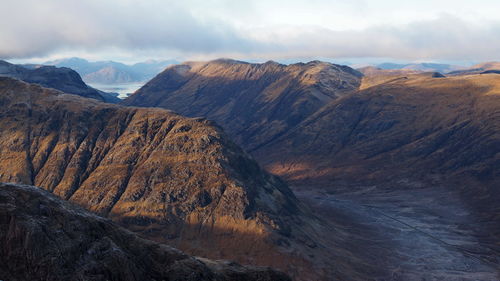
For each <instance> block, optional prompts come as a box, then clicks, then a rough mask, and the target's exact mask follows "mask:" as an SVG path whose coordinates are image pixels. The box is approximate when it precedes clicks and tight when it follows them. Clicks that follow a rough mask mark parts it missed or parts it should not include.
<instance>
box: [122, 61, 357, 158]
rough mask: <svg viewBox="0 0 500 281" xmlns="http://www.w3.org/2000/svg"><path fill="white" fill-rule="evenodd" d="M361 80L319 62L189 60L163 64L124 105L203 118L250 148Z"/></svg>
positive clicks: (343, 68) (350, 71)
mask: <svg viewBox="0 0 500 281" xmlns="http://www.w3.org/2000/svg"><path fill="white" fill-rule="evenodd" d="M360 81H361V73H359V72H357V71H355V70H353V69H351V68H349V67H346V66H339V65H333V64H329V63H324V62H319V61H313V62H309V63H307V64H303V63H300V64H293V65H288V66H286V65H281V64H278V63H275V62H267V63H264V64H250V63H245V62H240V61H234V60H227V59H221V60H215V61H211V62H207V63H202V62H189V63H184V64H180V65H175V66H172V67H169V68H167V69H166V70H165V71H164V72H162V73H161V74H159V75H158V76H156V77H155V78H154V79H152V80H151V81H150V82H148V83H147V84H146V85H145V86H144V87H142V88H141V89H139V90H138V91H137V92H136V93H135V94H134V95H132V96H130V97H129V98H127V99H126V100H125V101H124V102H123V104H125V105H134V106H148V107H153V106H154V107H163V108H167V109H171V110H174V111H176V112H178V113H180V114H182V115H186V116H191V117H194V116H203V117H206V118H208V119H210V120H214V121H216V122H217V123H218V124H220V125H221V126H222V127H223V128H224V129H225V130H226V131H227V132H228V134H229V135H230V136H231V137H232V138H233V139H234V140H235V141H236V143H238V144H240V145H242V146H243V147H244V148H245V149H246V150H247V151H249V152H252V151H254V150H256V149H258V148H260V147H262V146H263V145H265V144H266V143H268V142H270V141H272V140H274V139H275V138H277V137H278V136H280V135H282V134H284V133H285V132H287V131H288V130H289V129H290V128H292V127H294V126H295V125H297V124H298V123H299V122H301V121H302V120H304V119H306V118H307V117H308V116H309V115H311V114H312V113H314V112H315V111H316V110H318V109H319V108H320V107H322V106H324V105H325V104H327V103H328V102H330V101H332V100H334V99H336V98H338V97H341V96H343V95H345V94H347V93H349V92H352V91H353V90H356V89H357V88H358V87H359V84H360Z"/></svg>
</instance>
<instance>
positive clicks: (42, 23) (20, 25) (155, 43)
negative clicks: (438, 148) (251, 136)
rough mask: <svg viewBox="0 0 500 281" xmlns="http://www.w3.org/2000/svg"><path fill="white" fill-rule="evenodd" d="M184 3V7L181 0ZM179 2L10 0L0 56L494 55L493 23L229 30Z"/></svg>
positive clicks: (497, 49)
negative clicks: (77, 52) (74, 52)
mask: <svg viewBox="0 0 500 281" xmlns="http://www.w3.org/2000/svg"><path fill="white" fill-rule="evenodd" d="M186 3H188V4H186ZM194 4H195V2H193V1H191V2H189V1H188V2H183V1H160V0H150V1H136V0H122V1H97V0H88V1H70V0H66V1H63V0H51V1H38V0H19V1H16V2H14V1H11V5H10V6H9V8H8V11H6V12H5V13H4V15H3V16H2V17H0V57H2V58H28V57H35V56H45V55H49V54H54V53H57V52H58V51H61V50H70V49H85V50H87V51H88V52H99V51H102V50H103V49H106V48H116V49H120V50H123V51H126V52H130V53H137V52H142V53H144V52H148V51H150V52H151V53H155V52H160V51H161V52H162V53H165V51H168V50H171V51H172V52H176V53H181V54H183V55H184V56H185V57H189V56H196V55H209V56H213V57H216V56H236V57H240V58H252V57H259V58H285V57H314V56H316V57H337V58H339V57H392V58H395V59H475V60H492V59H498V58H499V56H500V36H499V35H500V24H499V23H498V22H497V23H495V22H488V23H479V24H474V23H471V22H466V21H464V20H461V19H459V18H456V17H452V16H448V15H442V16H441V17H439V18H437V19H435V20H427V21H421V22H413V23H411V24H406V25H401V26H394V25H385V26H384V25H382V26H373V27H370V28H367V29H364V30H332V29H327V28H322V27H318V26H308V25H300V24H297V25H293V24H290V25H288V26H266V27H264V28H260V29H256V28H250V27H249V28H245V27H238V28H236V27H234V26H233V25H232V24H230V23H228V22H225V21H222V20H218V19H214V18H210V17H209V16H203V15H201V16H200V14H195V13H193V12H192V11H191V10H190V9H189V6H190V5H194Z"/></svg>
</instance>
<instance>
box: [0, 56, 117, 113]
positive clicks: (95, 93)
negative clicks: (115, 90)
mask: <svg viewBox="0 0 500 281" xmlns="http://www.w3.org/2000/svg"><path fill="white" fill-rule="evenodd" d="M0 76H1V77H11V78H16V79H20V80H23V81H26V82H28V83H36V84H40V85H42V86H44V87H49V88H54V89H57V90H60V91H63V92H66V93H69V94H75V95H79V96H82V97H86V98H92V99H96V100H100V101H106V102H111V103H117V102H118V101H120V99H118V98H117V97H116V96H114V95H112V94H109V93H106V92H103V91H99V90H96V89H94V88H92V87H89V86H87V85H86V84H85V83H84V82H83V81H82V79H81V78H80V75H78V73H76V72H75V71H74V70H71V69H69V68H65V67H61V68H59V67H53V66H41V67H32V68H26V67H23V66H20V65H15V64H11V63H8V62H6V61H1V60H0Z"/></svg>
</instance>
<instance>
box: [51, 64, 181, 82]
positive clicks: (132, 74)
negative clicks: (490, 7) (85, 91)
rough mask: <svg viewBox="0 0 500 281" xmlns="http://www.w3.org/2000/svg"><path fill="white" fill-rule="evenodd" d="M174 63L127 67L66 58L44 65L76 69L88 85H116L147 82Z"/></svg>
mask: <svg viewBox="0 0 500 281" xmlns="http://www.w3.org/2000/svg"><path fill="white" fill-rule="evenodd" d="M174 63H177V62H176V61H175V60H165V61H155V60H149V61H145V62H140V63H136V64H133V65H127V64H123V63H119V62H114V61H96V62H89V61H87V60H85V59H81V58H66V59H59V60H55V61H48V62H46V63H44V64H45V65H54V66H58V67H69V68H71V69H74V70H75V71H76V72H78V73H79V74H80V75H81V76H82V78H83V80H84V81H85V82H87V83H98V84H116V83H131V82H143V81H147V80H149V79H151V78H153V77H154V76H155V75H156V74H158V73H160V72H161V71H163V70H164V69H165V68H166V67H167V66H169V65H171V64H174Z"/></svg>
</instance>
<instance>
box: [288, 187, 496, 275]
mask: <svg viewBox="0 0 500 281" xmlns="http://www.w3.org/2000/svg"><path fill="white" fill-rule="evenodd" d="M405 184H408V183H405ZM350 190H356V192H354V191H350ZM294 191H295V193H296V195H297V197H299V199H300V200H301V201H303V202H305V203H306V204H308V205H309V207H310V208H311V209H313V211H315V213H316V214H318V215H319V216H321V217H323V218H324V219H325V220H326V221H328V223H329V224H330V226H331V232H330V233H329V234H328V236H329V237H326V238H327V239H326V240H327V241H329V242H328V243H330V245H328V247H331V249H336V250H335V253H333V254H334V256H336V264H337V265H338V268H337V269H335V271H337V272H338V276H337V278H341V279H342V278H343V277H348V278H349V276H356V274H355V272H357V273H359V272H363V271H364V275H365V277H362V276H360V277H359V280H362V279H363V278H366V277H369V278H371V279H372V280H407V281H410V280H420V281H421V280H457V281H458V280H475V281H476V280H485V281H486V280H488V281H489V280H491V281H493V280H500V252H498V248H496V249H495V239H492V238H491V237H490V236H491V226H492V224H494V225H498V224H495V222H492V221H487V220H486V221H485V220H484V219H481V218H480V217H478V216H475V215H474V213H473V212H471V211H469V210H470V208H468V207H467V206H466V205H465V204H464V203H463V200H461V198H460V197H459V196H457V195H455V193H454V192H451V191H450V190H446V189H445V188H439V187H432V188H431V187H420V188H411V189H405V188H404V189H399V190H394V189H392V188H391V189H390V190H389V189H387V190H383V189H381V188H377V187H376V186H365V187H362V188H359V187H357V188H356V189H349V188H346V189H344V190H343V191H336V192H334V193H333V192H331V191H330V192H328V191H326V190H325V189H323V190H318V189H310V188H306V187H295V188H294ZM494 225H493V226H494ZM349 272H352V273H353V274H350V273H349ZM358 276H359V275H358ZM337 278H335V277H334V279H337ZM354 279H358V278H354Z"/></svg>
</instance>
